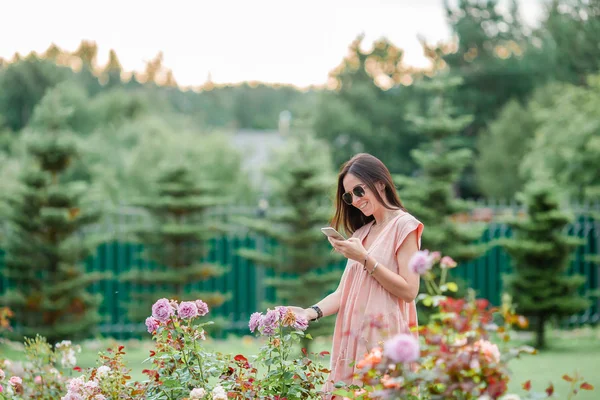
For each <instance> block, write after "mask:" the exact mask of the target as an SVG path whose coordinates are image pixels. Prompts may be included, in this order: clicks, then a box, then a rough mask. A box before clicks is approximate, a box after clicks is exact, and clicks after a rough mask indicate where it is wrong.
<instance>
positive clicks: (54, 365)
mask: <svg viewBox="0 0 600 400" xmlns="http://www.w3.org/2000/svg"><path fill="white" fill-rule="evenodd" d="M24 352H25V361H24V362H23V363H22V364H17V363H12V362H11V361H9V360H0V366H2V367H3V370H0V371H1V372H0V399H4V398H10V399H15V400H19V399H48V400H50V399H57V398H60V395H61V393H63V392H64V387H65V385H66V382H67V380H68V379H69V377H70V376H71V375H72V367H73V366H75V364H76V362H77V358H76V354H77V353H79V352H81V348H80V347H79V346H77V345H73V344H72V343H71V342H70V341H68V340H65V341H62V342H60V343H57V344H56V345H55V346H54V347H53V346H52V345H50V344H49V343H48V342H47V341H46V339H45V338H43V337H40V336H36V337H35V338H34V339H29V338H28V339H26V340H25V347H24ZM65 371H66V375H65ZM6 375H12V376H10V378H9V379H8V381H7V382H3V380H4V378H5V376H6ZM3 396H4V397H3Z"/></svg>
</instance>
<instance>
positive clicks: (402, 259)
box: [329, 231, 420, 302]
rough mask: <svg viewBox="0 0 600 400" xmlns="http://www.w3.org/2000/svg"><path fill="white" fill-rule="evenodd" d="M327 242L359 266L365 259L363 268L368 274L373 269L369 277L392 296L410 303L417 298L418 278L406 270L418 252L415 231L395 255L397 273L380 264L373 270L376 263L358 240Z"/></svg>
mask: <svg viewBox="0 0 600 400" xmlns="http://www.w3.org/2000/svg"><path fill="white" fill-rule="evenodd" d="M329 241H330V242H331V244H332V245H333V247H334V248H335V249H336V250H337V251H338V252H340V253H341V254H343V255H344V256H345V257H347V258H350V259H352V260H356V261H358V262H360V263H361V264H362V263H364V262H365V258H366V259H367V262H366V263H365V266H366V268H367V271H368V273H371V272H373V270H374V269H375V270H374V272H373V274H372V275H371V277H372V278H374V279H377V281H378V282H379V283H380V284H381V286H383V288H384V289H385V290H387V291H388V292H390V293H391V294H393V295H394V296H397V297H399V298H400V299H402V300H404V301H406V302H411V301H413V300H414V299H415V298H416V297H417V294H418V293H419V279H420V277H419V275H418V274H415V273H413V272H410V270H409V269H408V262H409V261H410V259H411V257H412V256H413V255H414V254H415V253H416V252H417V251H418V250H419V246H418V239H417V232H416V231H413V232H411V233H409V234H408V236H407V237H406V239H404V242H403V243H402V244H401V245H400V248H399V249H398V251H397V253H396V257H397V262H398V273H395V272H394V271H392V270H390V269H387V268H385V266H384V265H382V264H381V263H379V264H378V265H377V268H375V264H376V263H377V262H378V261H377V260H376V259H375V258H374V257H372V256H368V254H367V251H366V250H365V248H364V247H363V245H362V243H361V242H360V240H358V239H355V238H351V239H348V240H343V241H342V240H335V239H332V238H329Z"/></svg>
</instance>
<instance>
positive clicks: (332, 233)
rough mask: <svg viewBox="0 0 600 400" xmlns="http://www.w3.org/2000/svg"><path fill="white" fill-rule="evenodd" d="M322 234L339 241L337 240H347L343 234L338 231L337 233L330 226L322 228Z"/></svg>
mask: <svg viewBox="0 0 600 400" xmlns="http://www.w3.org/2000/svg"><path fill="white" fill-rule="evenodd" d="M321 232H323V233H324V234H325V235H326V236H329V237H331V238H334V239H337V240H346V238H345V237H344V235H342V234H341V233H339V232H338V231H336V230H335V229H333V228H332V227H330V226H328V227H325V228H321Z"/></svg>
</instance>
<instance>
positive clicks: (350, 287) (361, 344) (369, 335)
mask: <svg viewBox="0 0 600 400" xmlns="http://www.w3.org/2000/svg"><path fill="white" fill-rule="evenodd" d="M372 225H373V222H370V223H368V224H366V225H365V226H362V227H361V228H359V229H358V230H357V231H356V232H354V234H353V235H352V237H357V238H359V239H360V240H361V242H362V243H363V244H364V240H365V238H366V236H367V235H368V233H369V231H370V229H371V226H372ZM415 230H416V232H417V238H418V246H419V248H420V247H421V234H422V232H423V224H422V223H421V222H419V221H418V220H417V219H416V218H414V217H413V216H412V215H410V214H408V213H403V214H399V215H397V216H396V217H394V218H393V219H392V220H391V221H389V222H388V224H387V225H386V226H385V227H384V228H383V230H382V231H381V232H380V234H379V236H377V238H376V239H375V241H373V242H372V243H371V245H370V246H369V248H368V249H367V252H368V253H369V254H370V255H371V256H373V258H375V260H377V261H378V262H379V264H380V265H379V266H378V268H382V266H385V268H388V269H390V270H392V271H393V272H395V273H398V261H397V258H396V255H397V254H396V253H397V251H398V249H399V248H400V245H401V244H402V243H403V242H404V240H405V239H406V237H407V236H408V234H409V233H411V232H413V231H415ZM340 290H341V294H342V295H341V301H340V309H339V311H338V314H337V319H336V323H335V330H334V334H333V343H332V350H331V366H330V369H331V374H330V376H329V379H328V381H327V382H326V384H325V385H324V387H323V390H324V391H325V392H327V393H331V391H332V390H333V389H334V387H333V385H334V384H335V383H336V382H340V381H343V382H345V383H347V384H351V383H356V384H358V383H359V382H354V380H353V375H354V372H355V368H354V365H351V364H355V363H356V362H358V361H359V360H361V359H362V358H363V357H364V356H365V354H366V353H368V352H369V351H370V350H371V349H372V348H373V347H376V346H381V345H382V344H383V341H385V340H386V339H387V338H389V337H392V336H394V335H395V334H397V333H400V332H408V331H409V330H410V328H411V327H413V326H417V309H416V305H415V302H414V301H412V302H410V303H407V302H405V301H403V300H401V299H399V298H398V297H396V296H394V295H392V294H391V293H390V292H388V291H387V290H386V289H384V288H383V286H381V284H379V282H377V280H376V279H375V278H374V277H372V276H369V273H368V272H367V271H364V270H363V265H362V263H360V262H357V261H354V260H348V263H347V264H346V269H345V270H344V274H343V275H342V278H341V281H340ZM326 398H331V397H330V396H328V397H326Z"/></svg>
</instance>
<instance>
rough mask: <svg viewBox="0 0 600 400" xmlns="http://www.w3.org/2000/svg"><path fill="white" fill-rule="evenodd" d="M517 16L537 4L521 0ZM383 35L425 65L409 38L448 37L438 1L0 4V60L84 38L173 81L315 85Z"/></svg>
mask: <svg viewBox="0 0 600 400" xmlns="http://www.w3.org/2000/svg"><path fill="white" fill-rule="evenodd" d="M521 9H522V13H523V17H524V19H525V20H526V21H527V22H529V23H534V22H535V21H536V20H537V19H538V18H539V16H540V11H541V7H540V0H522V1H521ZM360 33H364V34H365V35H366V36H365V44H367V45H369V44H371V43H372V42H373V40H375V39H377V38H379V37H381V36H386V37H387V38H389V39H390V40H391V41H392V42H393V43H394V44H396V45H397V46H399V47H401V48H403V49H404V50H405V60H406V62H407V63H408V64H411V65H415V66H424V65H426V60H425V59H424V57H423V55H422V51H421V47H420V45H419V42H418V41H417V35H422V36H424V37H426V38H427V39H428V40H429V41H431V42H436V41H439V40H445V39H447V38H449V31H448V27H447V25H446V23H445V20H444V10H443V6H442V0H364V1H358V0H318V1H317V0H218V1H213V0H188V1H184V0H170V1H160V2H159V1H152V0H145V1H141V0H102V1H86V0H51V1H48V0H37V1H34V0H12V1H11V0H0V57H3V58H10V57H12V55H13V54H14V53H15V52H19V53H21V54H26V53H28V52H29V51H32V50H34V51H37V52H42V51H44V50H46V49H47V48H48V46H49V45H50V43H52V42H54V43H56V44H57V45H58V46H59V47H62V48H64V49H66V50H75V49H76V48H77V46H78V44H79V43H80V42H81V40H82V39H87V40H94V41H96V43H97V44H98V48H99V59H98V61H99V63H100V64H104V63H105V62H106V59H107V55H108V51H109V50H110V49H111V48H112V49H115V50H116V52H117V55H118V57H119V59H120V61H121V64H122V65H123V67H124V69H126V70H129V71H130V70H143V67H144V62H145V61H146V60H149V59H151V58H153V57H154V56H155V55H156V54H157V53H158V52H159V51H163V53H164V64H165V65H166V66H167V67H168V68H171V69H172V70H173V73H174V75H175V79H176V80H177V82H178V83H179V84H181V85H184V86H187V85H199V84H202V83H203V82H204V81H206V78H207V76H208V74H209V73H210V74H211V76H212V79H213V81H214V82H216V83H226V82H240V81H247V80H257V81H263V82H277V83H291V84H295V85H298V86H307V85H310V84H323V83H325V82H326V80H327V74H328V72H329V71H330V70H331V69H333V68H334V67H335V66H337V65H338V64H339V63H340V61H341V60H342V58H343V57H344V55H345V54H346V53H347V48H348V45H349V44H350V42H351V41H352V40H353V39H354V38H355V37H356V36H357V35H358V34H360Z"/></svg>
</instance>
